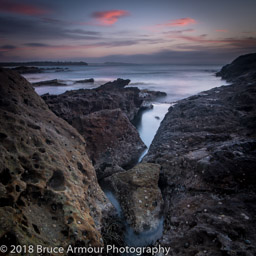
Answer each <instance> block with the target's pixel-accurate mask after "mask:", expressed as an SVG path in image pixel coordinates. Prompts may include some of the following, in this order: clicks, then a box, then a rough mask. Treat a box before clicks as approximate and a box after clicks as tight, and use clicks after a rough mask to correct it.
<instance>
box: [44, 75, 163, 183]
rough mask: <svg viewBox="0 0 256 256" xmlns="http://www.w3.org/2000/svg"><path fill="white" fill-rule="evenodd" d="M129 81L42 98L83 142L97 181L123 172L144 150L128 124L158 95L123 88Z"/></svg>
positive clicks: (136, 133) (137, 136) (132, 128)
mask: <svg viewBox="0 0 256 256" xmlns="http://www.w3.org/2000/svg"><path fill="white" fill-rule="evenodd" d="M129 82H130V80H123V79H117V80H115V81H113V82H108V83H106V84H104V85H102V86H100V87H98V88H96V89H92V90H77V91H69V92H66V93H63V94H61V95H58V96H56V95H44V96H42V97H43V99H44V100H45V101H46V103H47V104H48V106H49V108H50V109H51V110H52V111H53V112H54V113H56V114H57V115H58V116H60V117H62V118H63V119H65V120H66V121H68V122H69V123H70V124H71V125H72V126H74V127H75V128H76V129H77V130H78V131H79V132H80V133H81V134H82V135H83V136H84V137H85V138H86V141H87V152H88V153H89V155H90V156H91V157H92V160H93V163H94V166H95V168H96V172H97V174H98V178H99V179H101V178H103V177H106V176H108V175H111V174H113V173H115V172H119V171H123V168H125V169H127V168H130V167H131V166H133V165H134V164H135V163H136V160H137V159H138V158H139V157H140V155H141V153H142V152H143V150H144V149H145V145H144V143H143V142H142V141H141V139H140V137H139V134H138V132H137V130H136V129H135V128H134V126H133V125H132V124H131V122H130V121H132V120H133V119H134V117H135V116H136V115H137V114H138V112H139V110H140V109H141V108H144V107H145V104H144V102H145V100H150V99H151V100H152V99H154V98H156V97H159V95H162V93H161V92H151V91H147V92H146V94H145V92H144V93H143V94H141V91H140V90H139V89H138V88H131V87H128V88H126V87H125V86H127V85H128V84H129Z"/></svg>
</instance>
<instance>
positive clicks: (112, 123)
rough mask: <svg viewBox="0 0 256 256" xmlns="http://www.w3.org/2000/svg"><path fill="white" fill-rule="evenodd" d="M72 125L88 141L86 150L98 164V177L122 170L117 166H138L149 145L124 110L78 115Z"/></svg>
mask: <svg viewBox="0 0 256 256" xmlns="http://www.w3.org/2000/svg"><path fill="white" fill-rule="evenodd" d="M72 125H73V126H74V127H75V128H76V129H77V130H78V131H79V132H80V133H81V134H82V135H83V136H84V138H85V140H86V151H87V153H88V155H89V157H90V159H92V161H93V163H94V167H95V169H96V172H97V176H98V179H101V178H103V177H106V176H108V175H110V174H112V173H114V172H115V171H120V170H121V169H120V168H117V166H121V167H123V168H127V167H129V166H132V165H134V164H135V163H136V162H137V160H138V158H139V156H140V155H141V153H142V152H143V151H144V150H145V148H146V146H145V145H144V143H143V142H142V141H141V139H140V137H139V134H138V132H137V130H136V129H135V127H134V126H133V125H132V124H131V123H130V121H129V119H128V118H127V116H126V115H125V114H124V113H123V112H122V111H121V110H120V109H114V110H101V111H97V112H93V113H91V114H89V115H85V116H76V117H74V118H73V120H72Z"/></svg>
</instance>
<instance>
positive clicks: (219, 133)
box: [144, 56, 256, 256]
mask: <svg viewBox="0 0 256 256" xmlns="http://www.w3.org/2000/svg"><path fill="white" fill-rule="evenodd" d="M252 57H253V56H252ZM241 59H242V58H241ZM246 63H247V61H246ZM248 63H249V61H248ZM254 64H255V62H254ZM254 64H251V65H252V66H254ZM235 69H238V67H236V68H235ZM241 69H242V67H241ZM222 72H224V71H222ZM227 72H228V73H229V75H230V74H232V73H233V71H232V68H231V67H230V70H228V71H227ZM248 72H249V73H252V72H255V70H251V69H250V70H248ZM234 74H237V73H236V72H234ZM229 75H227V76H229ZM243 76H247V75H246V74H244V75H243ZM224 77H226V76H224ZM231 78H232V80H233V81H234V83H233V84H232V85H230V86H222V87H219V88H214V89H212V90H209V91H206V92H202V93H199V94H198V95H195V96H192V97H189V98H187V99H185V100H181V101H179V102H178V103H177V104H175V105H174V106H173V107H170V109H169V111H168V113H167V115H166V117H165V119H164V120H163V121H162V123H161V126H160V128H159V130H158V132H157V134H156V136H155V138H154V140H153V143H152V145H151V147H150V149H149V152H148V155H147V156H146V157H145V158H144V161H147V162H152V163H157V164H160V165H161V174H160V182H159V184H160V188H161V190H162V193H163V196H164V202H165V224H164V225H165V228H164V230H165V231H164V235H163V237H162V239H161V240H160V244H161V245H162V246H170V248H171V252H170V255H214V256H217V255H254V254H255V253H256V248H255V242H256V238H255V233H256V228H255V227H256V225H255V224H256V223H255V215H256V204H255V202H256V195H255V192H256V187H255V184H256V171H255V170H256V151H255V149H256V139H255V136H256V122H255V120H256V80H255V79H252V78H251V79H250V80H248V79H244V80H243V79H241V75H240V73H239V74H237V76H231Z"/></svg>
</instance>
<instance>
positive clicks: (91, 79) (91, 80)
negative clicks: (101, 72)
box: [75, 78, 94, 84]
mask: <svg viewBox="0 0 256 256" xmlns="http://www.w3.org/2000/svg"><path fill="white" fill-rule="evenodd" d="M85 83H94V79H93V78H89V79H83V80H77V81H75V84H85Z"/></svg>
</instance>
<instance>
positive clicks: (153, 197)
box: [106, 163, 163, 233]
mask: <svg viewBox="0 0 256 256" xmlns="http://www.w3.org/2000/svg"><path fill="white" fill-rule="evenodd" d="M159 172H160V166H159V165H157V164H151V163H141V164H138V165H136V166H135V167H134V168H132V169H131V170H128V171H126V172H122V173H116V174H113V175H112V176H110V177H109V178H107V179H106V180H107V182H108V183H109V184H110V186H111V187H112V189H113V190H114V192H115V195H116V196H117V198H118V201H119V202H120V205H121V208H122V211H123V214H124V216H125V218H126V220H127V222H128V223H129V224H130V225H131V226H132V227H133V228H134V231H135V232H138V233H140V232H143V231H147V230H150V229H154V228H156V227H157V226H158V225H159V222H160V219H161V213H162V212H161V210H162V206H163V200H162V195H161V191H160V189H159V188H158V179H159Z"/></svg>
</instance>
